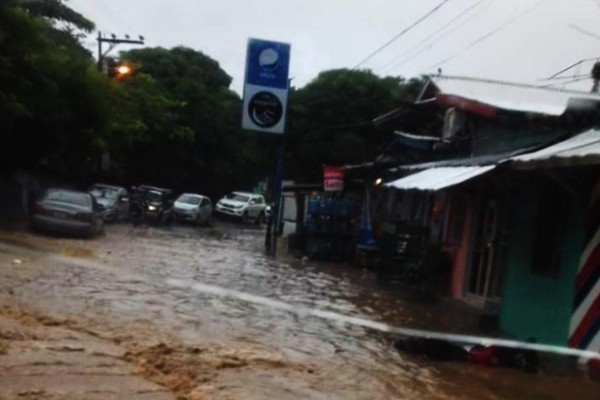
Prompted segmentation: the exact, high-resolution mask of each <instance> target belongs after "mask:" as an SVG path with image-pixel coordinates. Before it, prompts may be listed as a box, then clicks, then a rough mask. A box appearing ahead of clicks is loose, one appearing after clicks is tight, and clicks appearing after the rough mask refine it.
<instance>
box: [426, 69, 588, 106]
mask: <svg viewBox="0 0 600 400" xmlns="http://www.w3.org/2000/svg"><path fill="white" fill-rule="evenodd" d="M431 80H432V81H433V83H434V84H435V86H437V87H438V89H439V90H440V92H441V93H440V94H442V95H444V96H455V97H456V98H458V99H468V100H473V101H476V102H479V103H482V104H485V105H489V106H493V107H497V108H501V109H504V110H510V111H517V112H529V113H537V114H545V115H550V116H560V115H562V114H564V112H565V111H566V110H567V108H569V107H578V108H583V107H591V108H595V107H596V106H597V105H598V104H599V103H600V96H599V95H598V94H594V93H586V92H579V91H573V90H562V89H555V88H549V87H543V86H536V85H527V84H519V83H512V82H501V81H493V80H489V79H477V78H467V77H458V76H447V75H439V76H432V77H431Z"/></svg>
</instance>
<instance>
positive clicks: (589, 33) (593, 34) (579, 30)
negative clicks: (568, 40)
mask: <svg viewBox="0 0 600 400" xmlns="http://www.w3.org/2000/svg"><path fill="white" fill-rule="evenodd" d="M569 28H571V29H574V30H576V31H578V32H581V33H583V34H584V35H588V36H590V37H593V38H594V39H600V35H598V34H597V33H593V32H590V31H588V30H586V29H583V28H580V27H578V26H577V25H574V24H569Z"/></svg>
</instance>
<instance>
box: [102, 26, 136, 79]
mask: <svg viewBox="0 0 600 400" xmlns="http://www.w3.org/2000/svg"><path fill="white" fill-rule="evenodd" d="M96 40H97V41H98V71H100V72H102V70H103V69H104V58H105V57H106V56H107V55H108V53H110V52H111V51H112V49H114V48H115V47H116V46H117V45H119V44H137V45H142V46H143V45H144V40H145V39H144V37H143V36H141V35H140V36H138V39H131V38H130V37H129V35H125V38H118V37H117V35H115V34H111V35H110V37H105V36H102V32H98V38H97V39H96ZM103 43H108V49H107V50H106V51H102V44H103Z"/></svg>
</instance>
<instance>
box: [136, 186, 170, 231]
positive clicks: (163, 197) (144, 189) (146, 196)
mask: <svg viewBox="0 0 600 400" xmlns="http://www.w3.org/2000/svg"><path fill="white" fill-rule="evenodd" d="M137 196H138V199H139V200H140V201H141V203H142V204H143V206H144V208H145V209H144V216H145V219H146V220H147V221H151V222H162V223H167V222H171V220H172V218H173V203H174V201H173V191H172V190H171V189H165V188H160V187H156V186H146V185H142V186H140V187H139V188H138V194H137Z"/></svg>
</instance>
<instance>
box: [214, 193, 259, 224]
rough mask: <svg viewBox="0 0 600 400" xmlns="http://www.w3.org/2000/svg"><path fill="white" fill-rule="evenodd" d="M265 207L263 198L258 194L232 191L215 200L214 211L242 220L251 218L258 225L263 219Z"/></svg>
mask: <svg viewBox="0 0 600 400" xmlns="http://www.w3.org/2000/svg"><path fill="white" fill-rule="evenodd" d="M266 208H267V204H266V203H265V198H264V197H263V196H261V195H259V194H253V193H247V192H233V193H231V194H228V195H227V196H225V197H223V198H222V199H221V200H219V201H218V202H217V206H216V208H215V211H217V212H218V213H220V214H223V215H229V216H233V217H236V218H241V219H242V221H244V222H248V221H249V220H251V219H252V220H254V221H255V222H256V224H257V225H260V224H261V223H262V222H263V221H264V220H265V215H266Z"/></svg>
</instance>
